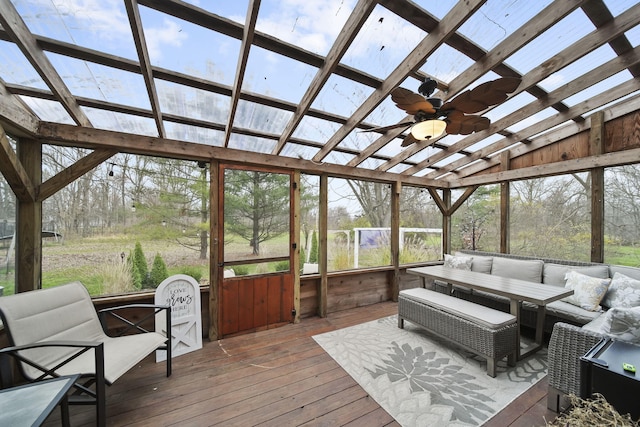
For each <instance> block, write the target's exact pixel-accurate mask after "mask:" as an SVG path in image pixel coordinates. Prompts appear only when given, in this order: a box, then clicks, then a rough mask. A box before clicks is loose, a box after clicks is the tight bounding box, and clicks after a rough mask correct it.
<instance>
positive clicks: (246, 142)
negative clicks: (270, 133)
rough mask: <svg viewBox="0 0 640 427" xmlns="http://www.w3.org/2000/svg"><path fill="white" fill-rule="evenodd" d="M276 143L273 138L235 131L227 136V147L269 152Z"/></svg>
mask: <svg viewBox="0 0 640 427" xmlns="http://www.w3.org/2000/svg"><path fill="white" fill-rule="evenodd" d="M277 143H278V141H277V140H273V139H267V138H260V137H257V136H249V135H239V134H235V133H232V134H231V137H230V138H229V148H235V149H238V150H244V151H253V152H256V153H265V154H269V153H271V152H272V151H273V149H274V148H275V147H276V144H277Z"/></svg>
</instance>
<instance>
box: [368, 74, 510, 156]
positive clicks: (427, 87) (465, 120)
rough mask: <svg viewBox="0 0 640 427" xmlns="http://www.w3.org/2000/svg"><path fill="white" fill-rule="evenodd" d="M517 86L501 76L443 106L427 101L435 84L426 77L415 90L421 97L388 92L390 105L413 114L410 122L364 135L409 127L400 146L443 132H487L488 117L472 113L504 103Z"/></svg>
mask: <svg viewBox="0 0 640 427" xmlns="http://www.w3.org/2000/svg"><path fill="white" fill-rule="evenodd" d="M519 85H520V79H519V78H514V77H503V78H500V79H497V80H492V81H488V82H485V83H482V84H481V85H478V86H476V87H475V88H474V89H471V90H467V91H464V92H462V93H461V94H460V95H458V96H456V97H455V98H454V99H452V100H451V101H447V102H445V103H443V102H442V99H440V98H429V96H430V95H431V94H432V93H433V91H434V90H435V89H436V87H437V82H436V81H435V80H433V79H431V78H429V77H427V78H426V79H425V81H424V83H422V84H421V85H420V87H419V88H418V92H420V94H421V95H418V94H417V93H414V92H412V91H410V90H408V89H404V88H402V87H398V88H395V89H394V90H392V91H391V99H392V100H393V102H395V103H396V106H397V107H398V108H400V109H402V110H405V111H406V112H407V114H412V115H413V121H407V122H402V123H396V124H395V125H390V126H381V127H375V128H371V129H368V130H366V131H365V132H371V131H387V130H390V129H396V128H400V127H405V128H408V127H411V132H410V133H409V134H408V135H407V136H406V137H405V139H404V141H402V146H403V147H406V146H408V145H411V144H413V143H415V142H418V141H425V140H429V139H431V138H436V137H438V136H440V135H441V134H442V133H443V132H445V131H446V132H447V134H449V135H469V134H471V133H473V132H478V131H481V130H484V129H488V128H489V125H490V124H491V121H490V120H489V119H488V118H486V117H482V116H477V115H474V114H475V113H479V112H481V111H483V110H485V109H487V108H488V107H490V106H492V105H497V104H500V103H501V102H504V101H506V100H507V98H508V96H507V95H508V94H509V93H511V92H514V91H515V90H516V89H517V88H518V86H519Z"/></svg>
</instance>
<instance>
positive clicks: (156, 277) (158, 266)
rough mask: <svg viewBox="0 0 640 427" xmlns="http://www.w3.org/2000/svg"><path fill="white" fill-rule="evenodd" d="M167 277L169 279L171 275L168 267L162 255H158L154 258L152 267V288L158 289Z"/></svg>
mask: <svg viewBox="0 0 640 427" xmlns="http://www.w3.org/2000/svg"><path fill="white" fill-rule="evenodd" d="M167 277H169V273H168V272H167V265H166V264H165V263H164V260H163V259H162V256H160V253H157V254H156V256H155V257H154V258H153V265H152V266H151V275H150V280H151V286H153V287H154V288H157V287H158V285H159V284H160V283H162V281H163V280H164V279H166V278H167Z"/></svg>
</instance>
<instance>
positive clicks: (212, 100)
mask: <svg viewBox="0 0 640 427" xmlns="http://www.w3.org/2000/svg"><path fill="white" fill-rule="evenodd" d="M155 83H156V89H157V92H158V98H159V99H160V107H161V109H162V112H163V113H167V114H175V115H177V116H180V117H188V118H192V119H197V120H207V121H210V122H212V123H218V124H221V125H222V126H224V125H226V123H227V117H228V116H229V107H230V104H231V101H230V98H229V97H228V96H224V95H219V94H217V93H212V92H208V91H205V90H202V89H195V88H192V87H187V86H184V85H179V84H176V83H171V82H167V81H164V80H160V79H156V80H155Z"/></svg>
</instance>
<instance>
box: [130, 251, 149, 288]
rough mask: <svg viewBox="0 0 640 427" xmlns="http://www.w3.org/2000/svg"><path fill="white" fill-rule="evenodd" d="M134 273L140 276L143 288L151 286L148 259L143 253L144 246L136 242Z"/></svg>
mask: <svg viewBox="0 0 640 427" xmlns="http://www.w3.org/2000/svg"><path fill="white" fill-rule="evenodd" d="M133 271H134V272H135V273H137V274H138V277H139V279H140V287H141V288H142V287H145V286H147V285H148V284H149V277H148V276H149V268H148V267H147V258H146V257H145V256H144V252H143V251H142V245H141V244H140V242H136V246H135V249H134V250H133ZM134 282H135V279H134Z"/></svg>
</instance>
